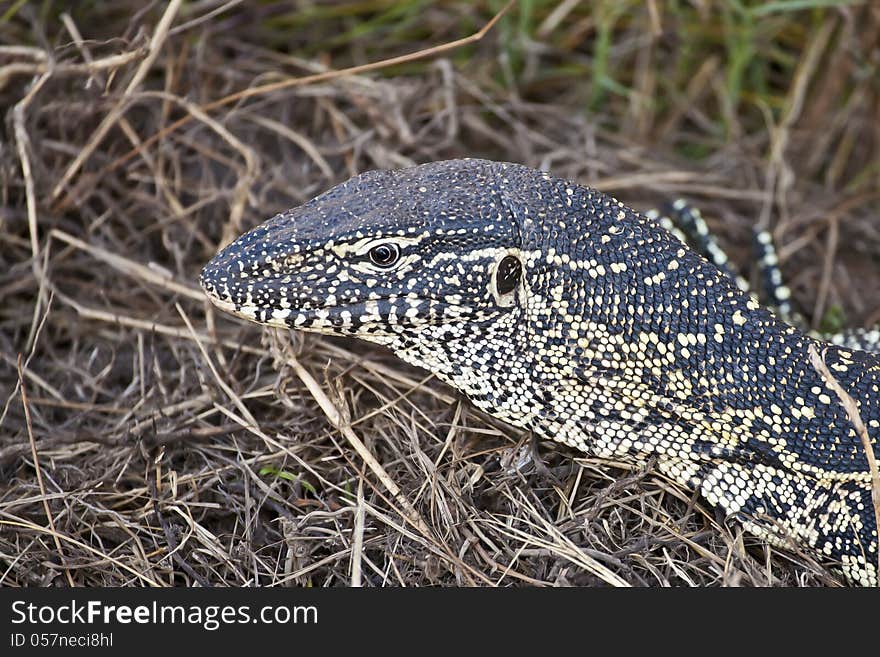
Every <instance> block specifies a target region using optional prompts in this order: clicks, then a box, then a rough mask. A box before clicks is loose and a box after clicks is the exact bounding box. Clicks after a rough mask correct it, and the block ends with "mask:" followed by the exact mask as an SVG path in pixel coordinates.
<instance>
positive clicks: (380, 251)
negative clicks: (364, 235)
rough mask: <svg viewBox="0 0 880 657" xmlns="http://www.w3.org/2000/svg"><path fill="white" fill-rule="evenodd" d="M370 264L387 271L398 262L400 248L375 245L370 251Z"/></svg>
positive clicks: (393, 245)
mask: <svg viewBox="0 0 880 657" xmlns="http://www.w3.org/2000/svg"><path fill="white" fill-rule="evenodd" d="M369 255H370V262H372V263H373V264H374V265H376V266H377V267H382V268H383V269H387V268H388V267H391V266H392V265H393V264H394V263H395V262H397V261H398V260H400V248H398V246H397V245H396V244H391V243H388V244H377V245H376V246H374V247H373V248H372V249H370V254H369Z"/></svg>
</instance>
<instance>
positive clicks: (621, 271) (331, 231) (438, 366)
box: [201, 160, 880, 584]
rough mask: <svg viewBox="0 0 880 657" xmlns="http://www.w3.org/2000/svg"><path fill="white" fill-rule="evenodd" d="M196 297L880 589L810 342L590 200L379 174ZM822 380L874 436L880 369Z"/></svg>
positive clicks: (471, 173)
mask: <svg viewBox="0 0 880 657" xmlns="http://www.w3.org/2000/svg"><path fill="white" fill-rule="evenodd" d="M201 282H202V285H203V287H204V289H205V291H206V292H207V294H208V295H209V297H210V298H211V299H212V301H214V302H215V303H216V304H217V305H218V306H220V307H221V308H223V309H224V310H227V311H229V312H232V313H234V314H237V315H239V316H241V317H245V318H247V319H250V320H253V321H257V322H261V323H265V324H270V325H275V326H289V327H292V328H295V329H300V330H306V331H315V332H321V333H335V334H343V335H353V336H356V337H359V338H361V339H364V340H369V341H371V342H375V343H379V344H382V345H385V346H387V347H389V348H391V349H392V350H394V351H395V352H396V353H397V354H398V355H399V356H400V357H401V358H403V359H404V360H406V361H407V362H410V363H413V364H415V365H418V366H421V367H424V368H426V369H428V370H430V371H432V372H434V373H436V374H437V376H438V377H439V378H441V379H442V380H444V381H446V382H447V383H449V384H450V385H452V386H454V387H456V388H458V389H459V390H461V391H462V392H464V393H465V394H466V395H468V396H469V397H470V398H471V399H472V400H473V402H474V403H475V404H476V405H477V406H479V407H480V408H482V409H484V410H485V411H487V412H489V413H491V414H492V415H494V416H496V417H498V418H501V419H502V420H505V421H507V422H509V423H511V424H514V425H516V426H520V427H526V428H528V429H531V430H533V431H535V432H536V433H537V434H539V435H541V436H543V437H545V438H548V439H552V440H556V441H560V442H563V443H566V444H568V445H570V446H572V447H574V448H576V449H578V450H581V451H583V452H585V453H588V454H593V455H596V456H600V457H608V458H614V459H626V460H630V461H641V460H644V459H646V458H648V457H650V456H654V457H656V459H657V465H658V467H659V469H660V470H661V471H663V472H664V473H665V474H666V475H668V476H669V477H671V478H673V479H675V480H676V481H678V482H679V483H681V484H682V485H684V486H687V487H690V488H696V489H698V490H699V491H700V492H701V493H702V494H703V496H704V497H705V498H706V499H707V500H708V501H709V502H710V503H712V504H715V505H718V506H719V507H721V508H722V509H723V510H724V511H725V512H726V513H727V514H729V515H731V516H733V517H735V518H737V519H739V520H740V521H741V522H743V523H744V525H745V527H746V528H747V529H748V530H749V531H751V532H752V533H754V534H756V535H758V536H761V537H763V538H765V539H767V540H769V541H771V542H773V543H774V544H777V545H784V544H787V543H788V542H790V541H795V542H798V543H800V544H802V545H804V546H806V547H808V548H810V549H812V550H814V551H815V552H816V553H818V554H819V555H822V556H824V557H828V558H831V559H833V560H836V561H837V562H839V563H840V565H841V567H842V568H843V571H844V573H845V575H846V576H847V577H848V578H849V579H850V580H851V581H853V582H857V583H862V584H871V583H875V582H876V577H877V575H876V566H875V564H876V562H877V535H876V527H875V522H874V515H873V507H872V502H871V485H870V477H869V474H868V471H867V460H866V456H865V453H864V449H863V447H862V444H861V442H860V440H859V438H858V437H857V435H856V434H855V431H854V430H853V428H852V424H851V422H850V421H849V418H848V417H847V415H846V413H845V412H844V410H843V409H842V407H841V405H840V404H839V403H838V400H837V398H836V397H835V395H834V393H833V391H832V390H831V389H829V388H828V387H826V385H825V383H824V382H823V380H822V379H821V377H820V376H819V375H818V374H817V373H816V371H815V370H814V369H813V367H812V366H811V364H810V359H809V356H808V352H807V350H808V347H809V346H810V344H816V342H815V341H814V340H813V339H812V338H809V337H807V336H805V335H803V334H802V333H801V332H799V331H798V330H797V329H795V328H793V327H790V326H788V325H786V324H784V323H782V322H781V321H779V320H778V319H777V318H776V317H775V316H774V315H773V314H772V313H770V312H769V311H767V310H766V309H764V308H761V307H760V306H759V305H758V304H757V303H756V302H755V301H754V300H753V299H752V298H751V297H749V296H748V295H747V294H746V293H744V292H742V291H741V290H739V289H738V288H737V286H736V285H735V284H734V282H733V281H732V280H731V279H730V278H729V277H728V276H726V275H725V274H723V273H722V272H721V271H719V270H718V268H717V267H715V266H714V265H712V264H710V263H709V262H707V261H706V260H705V259H703V258H702V257H701V256H699V255H698V254H696V253H694V252H693V251H691V250H689V249H688V248H687V247H685V246H683V245H682V243H681V242H680V241H678V240H677V239H676V238H675V237H673V236H671V235H670V234H669V233H668V232H667V231H666V230H664V229H663V228H661V227H660V226H659V225H658V224H657V223H655V221H653V220H651V219H648V218H647V217H645V216H643V215H640V214H638V213H636V212H634V211H632V210H630V209H629V208H627V207H625V206H624V205H623V204H621V203H619V202H618V201H616V200H614V199H612V198H610V197H608V196H606V195H603V194H601V193H599V192H597V191H595V190H592V189H588V188H585V187H582V186H579V185H577V184H575V183H572V182H570V181H566V180H560V179H557V178H553V177H551V176H549V175H548V174H546V173H543V172H541V171H535V170H533V169H529V168H527V167H523V166H520V165H515V164H506V163H498V162H488V161H484V160H452V161H447V162H435V163H432V164H426V165H422V166H419V167H414V168H411V169H403V170H397V171H373V172H369V173H366V174H363V175H361V176H358V177H356V178H353V179H351V180H349V181H348V182H346V183H343V184H342V185H339V186H337V187H335V188H333V189H331V190H330V191H328V192H327V193H325V194H323V195H321V196H319V197H317V198H316V199H314V200H312V201H310V202H308V203H306V204H305V205H303V206H301V207H299V208H295V209H292V210H289V211H287V212H285V213H282V214H280V215H278V216H277V217H274V218H273V219H270V220H269V221H267V222H266V223H265V224H263V225H262V226H260V227H258V228H255V229H254V230H252V231H251V232H249V233H247V234H246V235H244V236H243V237H241V238H240V239H239V240H238V241H236V242H235V243H233V244H231V245H230V246H228V247H227V248H226V249H224V250H223V251H222V252H221V253H220V254H218V255H217V256H216V257H215V258H214V259H213V260H212V261H211V262H210V263H209V264H208V266H207V267H205V269H204V271H203V273H202V278H201ZM818 346H819V348H820V349H821V348H823V347H826V346H827V345H823V344H819V345H818ZM826 362H827V363H828V366H829V367H830V369H831V371H832V373H833V374H834V376H835V377H836V378H837V380H838V381H839V382H840V383H841V385H843V386H844V387H845V388H847V389H848V390H849V392H850V394H852V395H853V396H854V397H855V398H856V400H857V401H858V402H859V404H860V413H861V415H862V419H863V420H864V421H865V423H866V424H867V425H868V429H869V432H871V434H872V435H877V433H878V427H880V388H878V385H880V359H878V357H877V356H876V355H874V354H871V353H867V352H860V351H855V350H844V349H842V348H839V347H834V346H828V351H827V354H826ZM875 449H876V448H875Z"/></svg>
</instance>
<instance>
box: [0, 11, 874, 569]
mask: <svg viewBox="0 0 880 657" xmlns="http://www.w3.org/2000/svg"><path fill="white" fill-rule="evenodd" d="M303 4H305V3H303ZM768 4H773V3H768ZM775 4H776V5H784V4H785V3H775ZM132 6H133V5H132ZM732 6H733V3H729V4H724V5H723V6H722V5H721V4H713V3H695V4H694V6H693V7H691V6H690V5H682V6H679V5H672V4H670V5H669V6H667V5H666V3H662V2H659V1H658V2H653V1H652V2H647V3H635V2H632V3H596V4H595V6H593V5H592V4H589V3H587V6H584V5H576V4H575V3H571V2H521V3H520V4H519V5H518V7H517V8H516V9H515V10H514V11H513V12H512V13H511V15H509V16H507V17H505V19H504V20H502V21H501V23H500V24H499V25H498V26H497V27H496V28H495V29H493V30H492V31H491V32H490V33H489V34H488V35H487V36H486V38H485V39H483V40H481V41H479V42H475V43H471V44H469V45H467V46H465V47H464V48H459V49H456V50H449V51H446V52H445V53H443V57H448V58H441V57H434V58H432V59H430V60H429V61H427V62H421V63H416V62H410V63H407V64H405V65H398V66H396V67H394V68H391V69H389V68H382V69H380V70H378V71H373V72H371V73H370V74H369V75H366V74H362V75H357V76H346V77H336V78H333V79H330V78H317V79H315V78H312V81H311V82H310V83H308V84H306V83H302V82H297V83H291V82H289V81H290V80H292V79H294V78H302V77H305V76H314V75H316V74H318V75H320V74H322V73H324V72H325V71H327V70H328V69H339V68H343V67H346V66H359V65H363V64H366V63H369V62H374V61H379V60H381V59H383V58H386V57H392V56H399V55H401V54H404V53H407V52H413V51H416V50H419V49H421V48H427V47H432V46H437V45H441V44H443V43H447V42H450V41H452V40H454V39H457V38H462V37H465V36H467V35H468V34H472V33H475V32H476V31H477V30H478V29H479V28H480V26H481V25H484V24H485V23H486V21H487V20H488V19H489V18H490V17H491V16H492V15H493V13H494V12H495V11H496V10H497V9H498V6H496V5H494V4H493V5H491V6H483V5H482V4H479V3H468V4H464V3H462V4H456V3H442V2H439V3H431V4H427V3H418V2H412V3H386V2H379V1H378V0H376V2H375V3H372V5H371V3H364V2H360V3H351V2H334V3H315V4H313V5H310V7H311V8H310V9H301V10H297V11H294V9H292V8H291V7H288V6H286V5H283V4H260V5H253V6H251V5H250V4H249V3H242V4H240V5H239V4H235V3H222V2H219V1H212V0H205V1H203V2H194V3H186V4H183V5H182V6H180V7H179V8H178V6H177V3H175V2H172V3H167V4H165V3H159V4H156V5H155V6H153V5H151V6H150V8H148V9H147V10H144V11H140V12H138V11H135V10H134V9H131V8H130V7H129V6H128V5H126V3H102V4H96V5H94V6H92V5H91V4H90V3H82V7H81V9H80V10H79V11H78V12H77V13H73V14H72V15H62V14H60V13H58V11H55V12H54V13H53V10H52V9H51V6H49V9H46V7H47V5H46V4H44V3H39V4H37V3H35V4H31V3H22V2H16V3H13V4H12V6H11V8H10V9H9V10H0V11H6V13H5V14H2V15H0V43H5V44H7V45H0V108H2V109H3V115H4V118H5V122H4V124H3V128H2V129H3V136H2V140H0V299H2V304H0V477H2V479H0V482H2V483H0V583H2V585H5V586H28V585H65V584H71V583H72V584H76V585H86V586H97V585H110V586H119V585H138V586H139V585H194V584H199V585H209V584H212V585H224V584H225V585H316V586H326V585H349V584H360V585H364V586H379V585H407V586H411V585H422V586H424V585H477V586H509V585H517V584H538V585H569V584H571V585H627V584H630V585H650V586H657V585H663V586H665V585H805V586H811V585H828V584H834V583H839V580H838V579H837V578H836V577H835V576H834V575H833V574H831V573H829V572H828V571H826V569H825V568H823V566H822V565H821V564H816V563H813V562H811V561H810V560H809V559H808V558H806V557H805V556H803V555H798V554H796V553H789V552H783V551H777V550H770V549H768V548H767V547H766V546H763V545H760V544H758V543H757V542H756V541H753V540H752V539H750V538H749V537H747V536H743V535H742V534H741V532H740V531H739V529H738V528H737V527H736V526H735V525H734V526H727V525H726V524H725V523H724V522H723V519H718V518H716V517H715V516H714V514H713V513H712V512H711V510H708V509H707V508H705V507H704V505H703V504H702V502H701V500H700V499H699V498H696V497H693V496H692V495H691V494H689V493H687V492H684V491H681V490H679V489H678V488H677V487H675V486H674V485H672V484H671V483H670V482H668V481H666V480H665V479H663V478H662V477H661V476H659V475H657V474H656V473H655V472H653V470H651V468H650V467H649V466H650V464H648V467H646V468H645V469H642V470H631V469H628V468H627V467H625V466H623V465H620V464H614V463H607V462H602V461H599V460H595V459H583V458H579V457H578V455H576V454H573V453H571V452H567V451H565V450H562V449H559V448H556V447H554V446H551V445H545V444H533V443H532V441H531V440H530V438H529V437H528V436H526V435H523V434H520V433H518V432H516V431H514V430H512V429H510V428H509V427H506V426H503V425H501V424H499V423H498V422H496V421H494V420H493V419H492V418H489V417H486V416H484V415H482V414H480V413H477V412H475V411H474V410H473V409H472V408H471V407H469V406H468V405H467V404H466V403H465V402H463V401H462V400H461V399H460V398H459V397H458V396H457V395H456V394H455V393H454V392H453V391H451V390H450V389H448V388H446V387H444V386H443V385H441V384H439V383H438V382H436V381H435V380H433V379H431V378H430V377H429V376H427V375H426V374H425V373H424V372H422V371H419V370H415V369H412V368H408V367H406V366H404V365H402V364H401V363H400V362H399V361H398V360H396V359H395V358H393V357H392V356H390V355H389V354H388V353H386V352H384V351H382V350H379V349H374V348H370V347H367V346H365V345H363V344H361V343H357V342H349V341H342V340H332V339H323V338H321V339H318V338H313V337H303V336H299V335H291V334H286V333H280V332H269V331H264V330H262V329H260V328H258V327H255V326H250V325H244V324H243V323H241V322H237V321H234V320H231V319H228V318H226V317H224V316H220V315H218V314H216V313H214V311H213V310H212V309H211V307H210V306H209V304H208V303H207V302H206V301H205V300H204V299H203V297H202V295H201V292H200V291H199V290H198V289H197V286H196V283H195V280H196V276H197V274H198V271H199V269H200V268H201V266H202V265H203V264H204V263H205V262H206V261H207V260H208V259H209V258H210V257H211V256H212V255H213V254H214V253H215V252H216V250H217V248H218V246H219V245H220V244H221V243H223V242H225V241H228V240H229V239H231V238H232V237H234V236H235V235H237V234H239V233H240V232H242V231H244V230H245V229H246V228H248V227H251V226H253V225H255V224H257V223H258V222H260V221H262V220H263V219H265V218H267V217H269V216H271V215H272V214H274V213H275V212H278V211H280V210H283V209H285V208H287V207H289V206H292V205H296V204H299V203H301V202H303V201H305V200H307V199H308V198H310V197H312V196H313V195H315V194H317V193H319V192H321V191H323V190H324V189H326V188H328V187H329V186H331V185H333V184H335V183H336V182H339V181H341V180H343V179H345V178H347V177H349V176H351V175H354V174H356V173H358V172H361V171H364V170H366V169H371V168H376V167H398V166H405V165H409V164H414V163H419V162H425V161H429V160H435V159H443V158H450V157H459V156H467V155H469V156H480V157H489V158H494V159H505V160H512V161H518V162H523V163H526V164H529V165H533V166H541V167H547V168H550V169H551V170H552V171H553V172H554V173H556V174H558V175H561V176H565V177H570V178H573V179H577V180H579V181H582V182H586V183H588V184H591V185H593V186H596V187H598V188H600V189H603V190H605V191H609V192H612V193H614V194H615V195H617V196H618V197H619V198H621V199H622V200H625V201H627V202H629V203H630V204H631V205H634V206H636V207H640V208H647V207H649V206H650V205H652V204H654V203H656V202H658V201H661V200H663V199H666V198H669V197H671V196H677V195H686V196H688V197H689V198H691V199H692V200H694V201H695V202H696V203H697V204H698V205H700V206H701V207H703V208H704V211H705V214H707V215H708V217H709V220H710V223H711V224H712V225H713V227H714V228H715V229H717V231H718V233H719V234H720V236H721V238H722V242H723V243H724V244H725V245H726V246H728V247H729V248H730V250H731V252H732V253H733V254H734V255H735V256H736V258H737V259H738V260H739V261H740V262H745V261H747V259H748V247H747V245H748V244H749V241H750V234H751V230H752V227H753V226H754V225H755V223H756V222H762V223H764V224H766V225H769V226H771V227H772V228H773V230H774V232H775V234H776V236H777V238H778V240H779V242H780V244H781V246H782V248H781V256H782V260H783V266H784V269H785V271H786V274H787V275H788V276H789V278H790V282H791V283H792V287H793V288H794V292H795V297H796V300H797V301H798V302H799V305H800V307H801V309H802V310H804V311H805V314H806V315H808V316H810V317H812V321H813V323H814V324H815V325H820V324H822V323H823V322H825V323H827V322H832V323H833V322H835V321H839V316H840V313H841V312H844V313H845V314H846V317H848V323H849V324H853V325H857V324H860V323H871V322H876V321H878V320H880V295H878V292H877V290H880V276H878V265H877V254H878V253H880V224H878V223H877V218H878V217H880V211H878V205H880V204H878V198H880V157H878V151H880V148H878V147H880V122H878V121H877V117H878V116H880V88H878V87H880V83H878V80H880V75H878V73H877V68H878V60H877V52H878V51H877V43H878V35H880V11H878V10H877V7H876V6H870V3H868V4H862V5H857V4H852V5H850V6H845V7H842V8H830V9H809V8H808V9H807V10H801V11H781V10H780V11H777V12H775V13H774V12H769V13H766V14H765V13H760V12H751V13H749V12H739V11H734V10H732V9H730V7H732ZM255 7H256V8H255ZM615 7H618V8H619V7H623V9H614V8H615ZM673 7H674V9H673ZM291 53H294V54H291ZM276 83H281V84H276ZM255 88H260V89H261V91H260V92H259V93H247V94H246V95H243V96H239V97H237V99H236V101H235V102H227V103H224V104H219V103H217V102H216V101H217V100H218V99H222V98H226V97H228V96H230V95H232V94H236V93H239V92H241V91H242V90H244V89H255ZM171 126H174V127H173V129H171V128H170V127H171Z"/></svg>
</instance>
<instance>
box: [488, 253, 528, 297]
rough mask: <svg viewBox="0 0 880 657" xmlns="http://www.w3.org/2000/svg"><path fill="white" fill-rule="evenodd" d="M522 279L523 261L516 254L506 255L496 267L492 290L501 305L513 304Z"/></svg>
mask: <svg viewBox="0 0 880 657" xmlns="http://www.w3.org/2000/svg"><path fill="white" fill-rule="evenodd" d="M520 279H522V263H521V262H520V261H519V258H517V257H516V256H514V255H506V256H504V257H503V258H502V259H501V262H499V263H498V266H497V267H496V268H495V275H494V277H493V281H492V283H493V285H492V291H493V293H494V296H495V300H496V301H497V302H498V305H499V306H504V307H508V306H512V305H513V304H514V303H515V301H516V290H517V289H518V288H519V282H520Z"/></svg>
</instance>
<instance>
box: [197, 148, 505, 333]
mask: <svg viewBox="0 0 880 657" xmlns="http://www.w3.org/2000/svg"><path fill="white" fill-rule="evenodd" d="M520 168H521V167H518V165H508V164H502V163H496V162H488V161H483V160H452V161H446V162H435V163H431V164H426V165H422V166H418V167H413V168H409V169H400V170H393V171H370V172H368V173H364V174H362V175H359V176H357V177H355V178H352V179H351V180H349V181H347V182H345V183H342V184H340V185H338V186H336V187H334V188H332V189H330V190H329V191H327V192H326V193H324V194H322V195H320V196H318V197H317V198H315V199H313V200H311V201H309V202H308V203H305V204H304V205H302V206H299V207H297V208H294V209H292V210H288V211H286V212H283V213H281V214H279V215H277V216H275V217H273V218H272V219H269V220H268V221H266V222H265V223H263V224H262V225H260V226H258V227H256V228H254V229H253V230H251V231H250V232H248V233H246V234H245V235H243V236H241V237H240V238H239V239H238V240H236V241H235V242H233V243H232V244H230V245H229V246H227V247H226V248H225V249H223V250H222V251H221V252H220V253H219V254H217V256H215V257H214V258H213V259H212V260H211V261H210V262H209V263H208V265H207V266H206V267H205V268H204V270H203V271H202V274H201V277H200V282H201V284H202V287H203V289H204V290H205V292H206V294H207V295H208V297H209V298H210V299H211V301H212V302H213V303H215V304H216V305H217V306H218V307H220V308H221V309H223V310H225V311H227V312H230V313H232V314H235V315H238V316H240V317H244V318H246V319H249V320H251V321H255V322H258V323H262V324H269V325H273V326H279V327H290V328H294V329H299V330H305V331H313V332H319V333H337V334H345V335H356V336H358V337H361V338H364V339H368V340H373V341H376V342H383V341H384V342H387V341H388V340H387V339H388V338H389V337H392V336H399V335H405V334H406V333H407V332H410V331H418V330H419V329H420V327H423V326H424V325H426V324H431V325H435V326H438V325H443V326H450V327H454V326H455V325H456V324H461V323H463V322H468V323H470V324H473V323H474V322H479V321H480V320H481V319H491V318H493V317H497V316H498V315H499V314H501V313H504V312H506V311H508V310H509V309H510V308H511V307H512V306H514V305H515V303H516V297H517V295H518V293H519V289H520V285H521V278H522V263H521V261H520V237H519V228H518V226H517V222H516V220H515V219H514V217H513V216H512V214H511V212H510V211H509V210H508V209H507V208H506V206H505V203H504V201H503V190H502V187H503V186H504V183H506V182H507V181H506V179H505V173H506V172H507V171H508V170H515V169H516V170H518V169H520Z"/></svg>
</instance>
